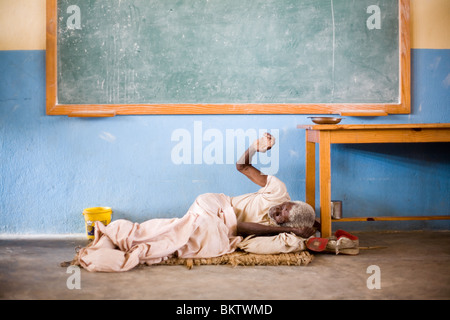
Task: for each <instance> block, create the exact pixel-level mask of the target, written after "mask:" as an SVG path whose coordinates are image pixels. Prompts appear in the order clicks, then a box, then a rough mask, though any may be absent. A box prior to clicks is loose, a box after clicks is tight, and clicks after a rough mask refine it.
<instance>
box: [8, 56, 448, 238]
mask: <svg viewBox="0 0 450 320" xmlns="http://www.w3.org/2000/svg"><path fill="white" fill-rule="evenodd" d="M449 102H450V50H432V49H414V50H412V112H411V114H409V115H393V116H389V117H379V118H376V117H375V118H352V117H348V118H346V119H344V120H343V122H342V123H345V124H350V123H424V122H450V111H449V110H450V109H449ZM302 123H303V124H306V123H310V121H309V120H308V119H307V116H302V115H272V116H267V115H264V116H262V115H261V116H255V115H251V116H244V115H242V116H235V115H224V116H197V115H196V116H117V117H114V118H102V119H81V118H68V117H65V116H47V115H46V114H45V51H0V174H1V176H0V177H1V180H0V234H2V233H3V234H15V233H19V234H52V233H83V232H84V222H83V217H82V214H81V213H82V211H83V209H84V208H86V207H92V206H111V207H112V208H113V210H114V216H113V218H114V219H118V218H125V219H129V220H132V221H136V222H142V221H145V220H147V219H150V218H155V217H179V216H182V215H183V214H184V213H185V212H186V210H187V209H188V207H189V206H190V204H191V203H192V201H193V200H194V199H195V197H196V196H197V195H198V194H201V193H206V192H217V193H225V194H228V195H231V196H233V195H237V194H242V193H247V192H253V191H256V190H257V189H258V187H257V186H256V185H253V184H252V183H251V182H249V181H247V180H246V178H245V177H243V176H241V175H240V174H239V173H238V172H236V170H235V167H234V165H233V164H227V163H226V161H225V157H226V154H227V153H230V152H235V150H231V149H227V148H225V147H224V155H223V157H222V158H223V160H224V162H225V163H224V164H205V161H204V159H202V160H203V161H202V162H203V163H202V164H179V165H177V164H175V163H174V162H173V157H172V156H171V154H172V151H173V149H174V147H175V146H176V145H177V144H178V143H179V142H177V141H172V140H171V138H172V134H173V133H174V132H177V131H176V130H180V129H181V130H184V131H183V132H188V133H189V134H190V135H191V138H192V139H194V135H195V132H194V131H195V130H194V127H195V126H197V128H198V127H199V126H200V127H201V129H202V130H203V133H205V132H206V131H207V130H210V129H213V130H215V131H214V132H219V133H221V134H222V135H223V136H224V139H225V135H226V130H237V129H243V130H251V131H252V130H253V131H256V132H257V131H258V130H260V129H262V130H268V131H269V132H270V131H271V130H273V129H274V130H275V131H276V130H278V131H277V132H278V134H279V139H278V144H277V147H276V148H275V149H274V150H272V151H271V152H273V154H271V155H270V156H271V157H272V160H271V167H272V169H271V170H272V171H275V172H276V173H277V176H278V177H279V178H281V179H282V180H283V181H285V183H286V185H287V187H288V189H289V190H290V193H291V196H292V198H295V199H299V200H304V194H305V186H304V182H305V172H304V165H305V160H304V139H305V135H304V131H302V130H298V129H296V126H297V124H302ZM209 144H210V142H208V141H203V144H202V147H201V148H203V151H204V149H205V148H206V147H207V146H208V145H209ZM224 144H225V141H224ZM449 150H450V148H449V144H447V143H445V144H410V145H405V144H403V145H402V144H387V145H334V146H333V147H332V198H333V199H340V200H343V206H344V215H345V216H369V215H370V216H384V215H429V214H430V215H431V214H449V212H450V151H449ZM195 152H196V151H195V150H192V157H191V158H192V162H193V161H194V159H193V158H194V155H193V154H194V153H195ZM276 155H278V156H279V160H278V162H277V160H276ZM275 162H277V163H275ZM262 166H264V165H262ZM317 203H318V200H317ZM333 228H335V229H336V228H346V229H348V230H392V229H395V230H399V229H408V230H411V229H436V230H437V229H450V223H449V221H448V220H447V221H413V222H409V221H408V222H389V223H388V222H372V223H367V222H366V223H340V224H337V223H335V224H333Z"/></svg>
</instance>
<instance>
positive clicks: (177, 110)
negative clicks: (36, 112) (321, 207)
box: [46, 0, 411, 117]
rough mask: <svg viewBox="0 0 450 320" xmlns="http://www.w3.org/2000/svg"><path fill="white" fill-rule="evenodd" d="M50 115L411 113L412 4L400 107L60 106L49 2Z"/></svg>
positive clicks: (403, 28)
mask: <svg viewBox="0 0 450 320" xmlns="http://www.w3.org/2000/svg"><path fill="white" fill-rule="evenodd" d="M46 10H47V32H46V35H47V39H46V111H47V114H48V115H68V116H69V117H108V116H109V117H112V116H115V115H146V114H340V115H346V116H386V115H388V114H407V113H410V112H411V98H410V92H411V81H410V74H411V57H410V26H409V13H410V0H399V94H400V97H399V103H397V104H373V103H370V104H369V103H368V104H364V103H350V104H342V103H333V104H291V103H289V104H279V103H278V104H120V105H119V104H58V97H57V75H58V70H57V61H58V59H57V52H58V51H57V30H58V19H57V0H47V8H46Z"/></svg>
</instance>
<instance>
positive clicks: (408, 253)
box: [0, 231, 450, 300]
mask: <svg viewBox="0 0 450 320" xmlns="http://www.w3.org/2000/svg"><path fill="white" fill-rule="evenodd" d="M355 234H356V235H358V236H359V237H360V245H361V246H382V247H386V248H379V249H372V250H361V253H360V254H359V255H358V256H343V255H337V256H336V255H332V254H315V259H314V261H313V262H312V263H311V264H309V265H308V266H300V267H299V266H256V267H235V268H233V267H231V266H197V267H194V268H193V269H192V270H188V269H187V268H186V267H184V266H150V267H148V266H143V267H138V268H136V269H133V270H132V271H129V272H125V273H89V272H87V271H85V270H83V269H82V270H81V273H80V283H81V289H72V290H70V289H68V287H67V284H66V282H67V279H68V278H69V277H70V276H72V274H71V273H66V271H67V269H66V268H63V267H60V266H59V263H60V262H62V261H67V260H71V259H72V258H73V255H74V248H75V247H76V246H77V245H84V244H86V241H85V240H81V239H61V240H60V239H56V240H55V239H51V240H20V239H8V240H0V299H180V300H185V299H187V300H210V299H218V300H223V299H230V300H241V299H257V300H259V299H265V300H292V299H445V300H448V299H450V232H446V231H445V232H442V231H441V232H428V231H426V232H391V233H375V232H371V233H367V232H365V233H355ZM371 265H376V266H378V267H379V268H380V269H379V270H380V280H381V282H380V285H381V288H380V289H372V290H370V289H368V287H367V280H368V278H369V277H371V276H372V278H373V277H374V275H375V274H373V273H367V269H368V267H369V266H371Z"/></svg>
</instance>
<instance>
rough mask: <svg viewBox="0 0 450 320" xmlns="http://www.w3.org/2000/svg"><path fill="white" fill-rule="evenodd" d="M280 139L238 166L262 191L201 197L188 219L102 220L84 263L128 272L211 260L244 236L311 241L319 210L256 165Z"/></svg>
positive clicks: (267, 140)
mask: <svg viewBox="0 0 450 320" xmlns="http://www.w3.org/2000/svg"><path fill="white" fill-rule="evenodd" d="M274 144H275V139H274V137H272V136H271V135H270V134H268V133H266V134H264V136H263V137H261V138H260V139H258V140H256V141H255V142H253V143H252V145H251V146H250V147H249V148H248V150H246V151H245V153H244V155H242V157H241V158H240V159H239V160H238V162H237V164H236V168H237V169H238V170H239V171H240V172H241V173H243V174H244V175H245V176H247V177H248V178H249V179H250V180H251V181H253V182H254V183H256V184H257V185H259V186H260V187H262V188H261V189H260V190H259V191H257V192H255V193H250V194H244V195H241V196H237V197H228V196H226V195H224V194H212V193H207V194H203V195H200V196H199V197H197V199H196V200H195V202H194V203H193V204H192V206H191V207H190V208H189V210H188V211H187V213H186V214H185V215H184V216H183V217H182V218H173V219H151V220H148V221H146V222H143V223H140V224H138V223H132V222H130V221H126V220H116V221H114V222H112V223H110V224H109V225H108V226H104V225H103V224H102V223H99V222H96V225H95V239H94V241H93V242H92V243H91V245H90V246H88V247H86V248H82V249H81V250H80V251H79V254H78V263H79V264H80V265H81V266H82V267H83V268H85V269H87V270H89V271H104V272H114V271H127V270H130V269H132V268H133V267H135V266H136V265H138V264H139V263H141V264H144V263H145V264H149V265H150V264H155V263H159V262H161V261H162V260H163V259H166V258H167V257H173V256H177V257H180V258H209V257H217V256H220V255H224V254H227V253H231V252H233V251H234V250H235V249H236V248H237V246H238V244H239V243H240V242H241V241H242V239H243V238H242V236H248V235H256V236H263V235H265V236H267V235H277V234H280V233H294V234H295V235H297V236H299V237H302V238H308V237H310V236H311V235H313V234H314V232H315V228H317V227H318V223H317V222H316V221H315V213H314V209H313V208H312V207H311V206H309V205H308V204H306V203H304V202H300V201H291V199H290V197H289V194H288V192H287V190H286V186H285V185H284V183H283V182H281V181H280V180H279V179H277V178H276V177H274V176H267V175H264V174H262V173H261V172H260V171H259V170H258V169H256V168H255V167H254V166H253V165H252V164H251V159H252V157H253V155H254V154H255V153H256V152H266V151H267V150H269V149H270V148H272V146H273V145H274Z"/></svg>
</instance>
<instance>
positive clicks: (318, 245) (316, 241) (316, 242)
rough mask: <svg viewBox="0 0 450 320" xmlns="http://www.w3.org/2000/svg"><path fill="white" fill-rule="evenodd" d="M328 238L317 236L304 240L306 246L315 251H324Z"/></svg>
mask: <svg viewBox="0 0 450 320" xmlns="http://www.w3.org/2000/svg"><path fill="white" fill-rule="evenodd" d="M327 244H328V239H325V238H317V237H311V238H309V239H308V240H307V241H306V247H307V248H308V249H309V250H311V251H315V252H322V251H325V249H326V248H327Z"/></svg>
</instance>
